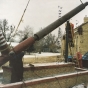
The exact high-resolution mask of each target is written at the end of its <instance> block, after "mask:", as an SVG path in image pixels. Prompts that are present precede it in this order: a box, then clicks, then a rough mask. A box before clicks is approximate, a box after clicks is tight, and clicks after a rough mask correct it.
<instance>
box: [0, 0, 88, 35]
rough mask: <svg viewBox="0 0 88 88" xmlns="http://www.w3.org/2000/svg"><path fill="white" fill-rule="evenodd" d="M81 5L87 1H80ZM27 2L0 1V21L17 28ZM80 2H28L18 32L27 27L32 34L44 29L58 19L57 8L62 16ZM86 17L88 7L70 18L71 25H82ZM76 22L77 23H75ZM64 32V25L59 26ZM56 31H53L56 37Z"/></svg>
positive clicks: (77, 0) (31, 0)
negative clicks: (60, 9) (31, 30)
mask: <svg viewBox="0 0 88 88" xmlns="http://www.w3.org/2000/svg"><path fill="white" fill-rule="evenodd" d="M82 1H83V3H84V2H87V1H88V0H82ZM27 2H28V0H0V19H1V20H2V19H7V20H8V23H9V25H15V26H16V27H17V25H18V23H19V21H20V18H21V16H22V14H23V11H24V9H25V8H26V5H27ZM80 4H81V2H80V0H30V2H29V5H28V8H27V10H26V12H25V14H24V17H23V22H22V23H21V24H20V26H19V28H18V29H20V30H23V29H24V27H26V26H27V25H29V26H30V27H33V28H34V32H37V31H38V30H40V28H41V27H42V28H44V27H46V26H47V25H49V24H50V23H52V22H54V21H55V20H57V19H58V16H59V14H58V11H59V8H58V6H60V7H62V12H61V13H62V14H61V15H62V16H63V15H64V14H66V13H67V12H69V11H70V10H72V9H74V8H75V7H76V6H78V5H80ZM85 15H88V6H87V7H86V8H85V9H84V10H82V11H81V12H80V13H79V14H77V15H76V16H74V17H73V18H72V20H71V21H72V23H73V24H76V22H77V21H78V24H79V25H80V24H81V23H83V18H84V16H85ZM76 20H77V21H76ZM61 28H62V31H64V25H62V26H61ZM57 31H58V29H56V30H55V31H54V33H56V35H57Z"/></svg>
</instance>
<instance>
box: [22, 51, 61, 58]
mask: <svg viewBox="0 0 88 88" xmlns="http://www.w3.org/2000/svg"><path fill="white" fill-rule="evenodd" d="M58 55H61V53H50V52H41V54H39V53H31V54H30V55H24V57H35V56H36V57H45V56H58Z"/></svg>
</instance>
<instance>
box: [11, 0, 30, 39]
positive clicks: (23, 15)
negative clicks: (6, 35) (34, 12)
mask: <svg viewBox="0 0 88 88" xmlns="http://www.w3.org/2000/svg"><path fill="white" fill-rule="evenodd" d="M29 1H30V0H28V3H27V5H26V8H25V9H24V12H23V14H22V16H21V19H20V21H19V23H18V26H17V28H16V29H15V31H14V34H13V36H12V37H14V36H15V34H16V31H17V30H18V27H19V26H20V23H21V22H22V19H23V16H24V14H25V12H26V10H27V7H28V5H29Z"/></svg>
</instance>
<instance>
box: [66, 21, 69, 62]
mask: <svg viewBox="0 0 88 88" xmlns="http://www.w3.org/2000/svg"><path fill="white" fill-rule="evenodd" d="M69 29H70V23H69V21H67V25H66V45H65V62H68V42H69V40H68V31H69Z"/></svg>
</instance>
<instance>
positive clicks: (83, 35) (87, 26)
mask: <svg viewBox="0 0 88 88" xmlns="http://www.w3.org/2000/svg"><path fill="white" fill-rule="evenodd" d="M73 41H74V47H71V48H68V50H69V51H68V52H69V55H70V49H71V51H72V55H75V54H76V52H78V51H80V52H81V53H82V54H84V53H86V52H87V51H88V17H87V16H85V17H84V23H83V24H81V25H79V26H78V27H77V28H75V29H74V38H73ZM61 53H62V55H64V54H65V35H64V36H63V39H62V46H61Z"/></svg>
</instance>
